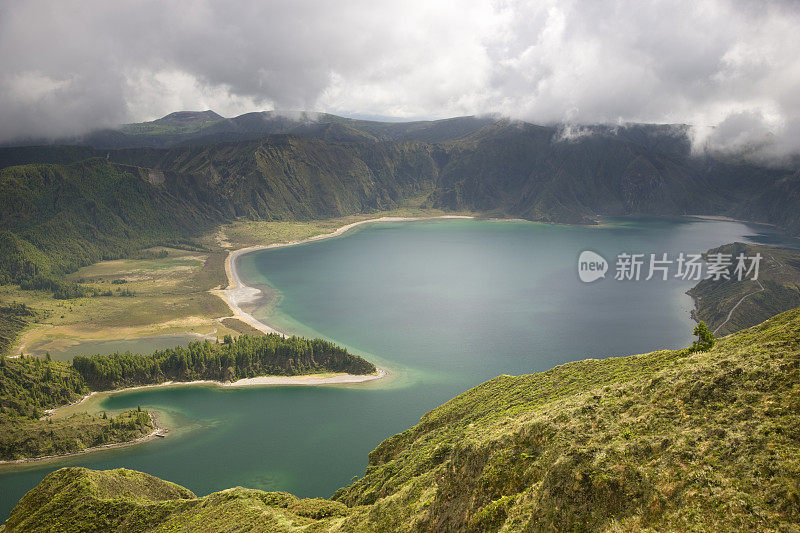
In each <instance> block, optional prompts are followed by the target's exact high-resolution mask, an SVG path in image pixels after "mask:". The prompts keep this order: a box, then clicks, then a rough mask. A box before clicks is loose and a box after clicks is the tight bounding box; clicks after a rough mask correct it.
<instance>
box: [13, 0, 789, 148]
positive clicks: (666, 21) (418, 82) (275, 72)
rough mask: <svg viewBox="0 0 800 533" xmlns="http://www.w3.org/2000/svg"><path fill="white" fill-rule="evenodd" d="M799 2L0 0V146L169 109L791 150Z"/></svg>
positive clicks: (58, 134) (625, 0) (147, 117)
mask: <svg viewBox="0 0 800 533" xmlns="http://www.w3.org/2000/svg"><path fill="white" fill-rule="evenodd" d="M797 28H800V5H799V4H797V3H795V2H775V3H770V4H763V3H761V2H755V1H747V0H738V1H737V0H706V1H699V2H698V1H677V2H665V1H656V2H641V1H638V0H616V1H609V2H596V1H595V0H500V1H479V0H460V1H457V0H443V1H438V2H430V1H429V0H411V1H406V2H378V1H374V0H340V1H337V2H323V1H318V2H311V1H308V0H295V1H293V2H274V1H268V2H264V1H256V0H227V1H221V0H220V1H211V0H186V1H182V2H162V1H156V0H115V1H114V2H108V1H106V0H93V1H81V2H77V1H75V2H72V1H68V0H46V1H44V0H42V1H37V0H28V1H25V2H18V1H16V0H0V141H2V140H9V139H13V138H17V137H26V136H48V137H55V136H60V135H65V134H71V133H78V132H81V131H85V130H87V129H91V128H96V127H101V126H109V125H115V124H119V123H122V122H126V121H139V120H147V119H152V118H156V117H158V116H161V115H164V114H166V113H169V112H171V111H175V110H177V109H206V108H211V109H214V110H216V111H217V112H219V113H221V114H224V115H229V116H230V115H235V114H239V113H242V112H246V111H251V110H260V109H273V108H278V109H313V110H320V111H327V112H332V113H340V114H353V113H358V114H362V115H388V116H398V117H420V116H428V117H446V116H454V115H463V114H481V113H499V114H503V115H507V116H510V117H513V118H519V119H523V120H528V121H533V122H563V121H566V122H570V123H577V124H580V123H597V122H602V123H617V122H630V121H638V122H683V123H690V124H694V125H696V126H697V128H696V130H695V132H696V140H697V142H698V145H705V144H708V145H710V146H712V147H715V148H728V147H731V148H742V147H748V146H752V145H754V144H755V145H769V146H770V147H771V148H770V150H771V151H772V152H774V153H786V152H793V151H794V152H796V151H798V147H800V91H799V90H798V89H800V57H799V55H798V53H797V51H798V50H800V32H798V31H797Z"/></svg>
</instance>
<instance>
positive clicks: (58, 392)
mask: <svg viewBox="0 0 800 533" xmlns="http://www.w3.org/2000/svg"><path fill="white" fill-rule="evenodd" d="M88 392H89V389H88V387H87V386H86V382H85V381H84V380H83V378H82V377H81V376H80V375H78V373H77V372H75V371H74V370H73V369H72V367H71V366H70V364H69V363H64V362H59V361H46V360H42V359H39V358H36V357H30V356H28V357H25V356H20V357H14V358H9V357H5V356H2V357H0V417H2V416H11V417H27V418H33V419H37V418H39V417H40V416H42V414H43V411H44V409H48V408H51V407H55V406H57V405H62V404H65V403H71V402H74V401H76V400H79V399H80V398H81V397H82V396H83V395H85V394H88Z"/></svg>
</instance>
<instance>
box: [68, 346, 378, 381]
mask: <svg viewBox="0 0 800 533" xmlns="http://www.w3.org/2000/svg"><path fill="white" fill-rule="evenodd" d="M72 366H73V367H74V368H75V370H76V371H77V373H78V374H79V375H80V376H81V377H82V378H83V379H84V380H85V381H86V383H87V384H88V385H89V387H91V388H92V389H94V390H109V389H117V388H122V387H131V386H137V385H148V384H153V383H163V382H165V381H193V380H202V379H206V380H215V381H235V380H237V379H242V378H251V377H255V376H265V375H275V376H296V375H299V374H314V373H320V372H345V373H348V374H371V373H373V372H375V371H376V369H375V365H373V364H372V363H370V362H368V361H366V360H364V359H362V358H361V357H358V356H357V355H352V354H350V353H348V352H347V350H345V349H344V348H340V347H338V346H336V345H335V344H333V343H330V342H328V341H325V340H322V339H305V338H300V337H290V338H283V337H281V336H280V335H276V334H270V335H264V336H261V337H250V336H247V335H241V336H239V337H238V338H236V339H235V340H233V339H231V338H230V337H226V339H225V342H222V343H213V342H210V341H206V342H193V343H190V344H189V346H188V347H186V348H184V347H182V346H178V347H176V348H168V349H166V350H159V351H156V352H154V353H153V354H152V355H140V354H131V353H115V354H111V355H94V356H91V357H86V356H77V357H75V358H74V359H73V361H72Z"/></svg>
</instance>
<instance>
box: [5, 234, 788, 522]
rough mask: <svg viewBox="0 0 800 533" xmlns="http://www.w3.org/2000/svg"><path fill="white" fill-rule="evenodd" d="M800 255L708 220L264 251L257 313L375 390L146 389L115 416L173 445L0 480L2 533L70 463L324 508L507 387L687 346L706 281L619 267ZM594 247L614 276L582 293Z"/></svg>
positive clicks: (773, 239)
mask: <svg viewBox="0 0 800 533" xmlns="http://www.w3.org/2000/svg"><path fill="white" fill-rule="evenodd" d="M737 240H738V241H755V242H770V243H771V244H776V243H778V244H783V245H796V241H792V240H790V239H787V238H785V237H784V236H783V235H782V234H781V233H780V232H778V231H777V230H774V229H771V228H768V227H762V226H752V225H747V224H743V223H739V222H731V221H716V220H699V219H625V220H609V221H608V223H607V224H605V225H604V226H602V227H573V226H555V225H544V224H534V223H528V222H510V221H479V220H436V221H418V222H402V223H394V222H391V223H381V224H375V225H368V226H362V227H360V228H359V229H357V230H355V231H353V232H352V233H348V234H346V235H345V236H343V237H338V238H335V239H330V240H325V241H318V242H314V243H309V244H304V245H298V246H292V247H286V248H277V249H272V250H266V251H259V252H253V253H250V254H246V255H243V256H241V257H240V258H239V260H238V268H239V272H240V275H241V277H242V279H243V280H244V281H245V282H246V283H248V284H250V285H253V286H256V287H259V288H261V289H262V290H264V291H275V292H273V295H277V296H279V297H277V298H271V299H268V300H269V301H270V305H269V306H264V307H259V306H258V305H255V306H254V307H251V308H250V309H246V310H247V311H248V312H252V314H253V315H254V316H256V317H257V318H259V319H261V320H263V321H265V322H266V323H268V324H270V325H273V326H275V327H277V328H278V329H280V330H282V331H286V332H289V333H295V334H300V335H312V336H323V337H325V338H327V339H329V340H332V341H334V342H337V343H339V344H341V345H344V346H346V347H348V348H349V349H350V350H351V351H353V352H355V353H358V354H360V355H363V356H365V357H367V358H368V359H370V360H372V361H374V362H376V363H377V364H378V365H379V366H383V367H386V368H388V369H389V370H390V371H391V372H392V378H391V379H388V380H381V381H378V382H372V383H369V384H363V385H352V386H323V387H297V386H282V387H254V388H245V389H239V390H231V389H220V388H215V387H204V386H197V387H176V388H162V389H143V390H138V391H132V392H129V393H125V394H119V395H113V396H111V397H109V398H106V399H105V400H103V401H102V403H101V407H102V408H103V409H109V410H117V409H126V408H136V406H137V405H141V406H142V407H143V408H148V409H154V410H157V411H159V412H161V413H163V416H164V418H163V422H164V423H165V424H166V425H168V426H169V427H170V428H171V430H172V431H171V432H170V434H169V436H168V437H167V438H166V439H155V440H152V441H149V442H147V443H144V444H141V445H137V446H134V447H130V448H120V449H113V450H105V451H101V452H97V453H93V454H89V455H84V456H76V457H71V458H68V459H64V460H56V461H49V462H46V463H42V464H29V465H24V466H5V467H0V519H5V517H7V515H8V513H9V512H10V510H11V508H13V506H14V505H15V504H16V502H17V501H18V500H19V498H20V497H22V496H23V495H24V493H25V492H26V491H27V490H29V489H30V488H32V487H33V486H35V485H36V483H38V482H39V481H40V480H41V479H42V478H43V477H44V476H45V475H47V474H48V473H49V472H51V471H53V470H55V469H56V468H59V467H62V466H77V465H79V466H87V467H90V468H99V469H106V468H117V467H126V468H133V469H136V470H142V471H145V472H148V473H151V474H154V475H157V476H159V477H162V478H164V479H168V480H170V481H174V482H176V483H179V484H181V485H184V486H186V487H187V488H189V489H191V490H193V491H195V492H196V493H197V494H207V493H209V492H212V491H215V490H220V489H224V488H228V487H231V486H236V485H241V486H246V487H251V488H259V489H264V490H286V491H290V492H293V493H295V494H297V495H299V496H323V497H326V496H330V494H331V493H332V492H333V491H334V490H335V489H336V488H338V487H340V486H343V485H345V484H347V483H348V482H349V481H350V479H351V478H352V477H353V476H359V475H362V474H363V472H364V468H365V467H366V462H367V454H368V453H369V451H371V450H372V449H373V448H374V447H375V446H376V445H377V444H378V443H379V442H380V441H381V440H383V439H384V438H386V437H388V436H390V435H392V434H394V433H397V432H400V431H403V430H405V429H407V428H408V427H410V426H412V425H413V424H415V423H416V422H417V421H418V420H419V417H420V416H421V415H423V414H424V413H425V412H427V411H428V410H430V409H432V408H434V407H435V406H437V405H439V404H441V403H443V402H444V401H446V400H448V399H450V398H452V397H453V396H455V395H457V394H459V393H460V392H463V391H464V390H466V389H468V388H469V387H472V386H474V385H477V384H479V383H481V382H482V381H485V380H487V379H490V378H492V377H494V376H497V375H499V374H523V373H530V372H536V371H542V370H546V369H548V368H551V367H552V366H554V365H557V364H561V363H564V362H568V361H573V360H577V359H583V358H585V357H605V356H612V355H627V354H632V353H641V352H647V351H652V350H655V349H659V348H678V347H682V346H685V345H687V344H688V343H689V342H690V341H691V337H692V336H691V330H692V328H693V326H694V322H693V321H692V320H691V318H690V315H689V312H690V311H691V309H692V308H693V302H692V300H691V298H689V297H688V296H686V294H685V291H686V290H687V289H689V288H690V287H691V286H692V285H693V284H694V282H692V281H680V280H675V279H670V280H668V281H650V282H645V281H639V282H619V281H615V280H614V279H613V275H614V271H613V269H614V265H613V263H614V258H615V257H616V255H617V254H618V253H620V252H634V253H646V254H649V253H656V254H660V253H663V252H671V253H677V252H680V251H683V252H689V253H700V252H703V251H705V250H707V249H708V248H711V247H714V246H718V245H721V244H725V243H728V242H733V241H737ZM587 249H588V250H593V251H595V252H597V253H599V254H601V255H603V256H604V257H605V258H606V259H607V260H608V261H609V263H610V265H609V266H610V271H609V272H608V273H607V279H604V280H600V281H597V282H595V283H591V284H584V283H582V282H580V280H579V279H578V276H577V258H578V255H579V254H580V252H581V251H583V250H587Z"/></svg>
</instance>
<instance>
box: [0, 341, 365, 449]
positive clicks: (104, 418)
mask: <svg viewBox="0 0 800 533" xmlns="http://www.w3.org/2000/svg"><path fill="white" fill-rule="evenodd" d="M376 371H377V369H376V368H375V365H373V364H372V363H370V362H368V361H366V360H364V359H362V358H361V357H359V356H357V355H353V354H351V353H349V352H348V351H347V350H345V349H344V348H340V347H338V346H336V345H334V344H332V343H330V342H328V341H325V340H322V339H305V338H299V337H290V338H283V337H281V336H280V335H264V336H260V337H251V336H247V335H241V336H239V337H238V338H236V339H232V338H230V337H226V338H225V339H224V341H223V342H218V343H215V342H210V341H205V342H194V343H191V344H189V346H188V347H186V348H184V347H177V348H170V349H166V350H160V351H156V352H154V353H152V354H149V355H142V354H131V353H114V354H111V355H94V356H91V357H86V356H78V357H75V358H74V360H73V361H72V363H65V362H61V361H51V360H48V359H40V358H35V357H25V356H22V357H14V358H9V357H3V358H0V460H18V459H31V458H36V457H41V456H52V455H63V454H69V453H75V452H78V451H81V450H84V449H86V448H92V447H96V446H102V445H107V444H114V443H121V442H127V441H131V440H135V439H138V438H141V437H144V436H147V435H149V434H151V433H152V432H153V431H154V430H155V429H156V427H155V423H154V420H153V417H152V416H151V414H150V413H147V412H145V411H141V410H133V411H127V412H124V413H119V414H117V415H116V416H108V415H107V414H103V415H101V416H98V415H90V414H86V413H80V414H75V415H72V416H71V417H69V418H53V417H50V416H48V410H51V409H54V408H56V407H59V406H62V405H66V404H70V403H74V402H77V401H80V400H81V399H82V398H83V397H84V396H86V395H87V394H89V393H91V392H96V391H110V390H116V389H120V388H126V387H134V386H143V385H155V384H160V383H164V382H167V381H173V382H189V381H195V380H213V381H236V380H238V379H243V378H251V377H255V376H264V375H277V376H296V375H301V374H318V373H348V374H358V375H366V374H373V373H375V372H376Z"/></svg>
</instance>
